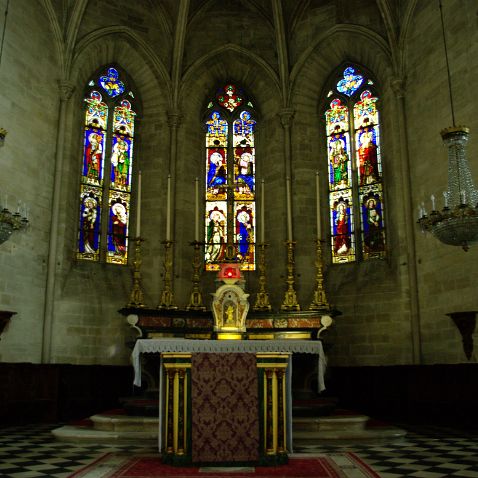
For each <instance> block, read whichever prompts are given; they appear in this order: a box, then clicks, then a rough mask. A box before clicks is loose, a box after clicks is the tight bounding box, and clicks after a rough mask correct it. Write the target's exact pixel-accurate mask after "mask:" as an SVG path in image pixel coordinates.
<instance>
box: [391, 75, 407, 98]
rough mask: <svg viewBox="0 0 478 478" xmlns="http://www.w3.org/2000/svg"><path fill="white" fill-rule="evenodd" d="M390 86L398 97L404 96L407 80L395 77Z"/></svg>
mask: <svg viewBox="0 0 478 478" xmlns="http://www.w3.org/2000/svg"><path fill="white" fill-rule="evenodd" d="M390 87H391V88H392V91H393V92H394V93H395V96H396V97H397V98H404V97H405V92H406V82H405V80H404V79H403V78H395V79H393V80H391V81H390Z"/></svg>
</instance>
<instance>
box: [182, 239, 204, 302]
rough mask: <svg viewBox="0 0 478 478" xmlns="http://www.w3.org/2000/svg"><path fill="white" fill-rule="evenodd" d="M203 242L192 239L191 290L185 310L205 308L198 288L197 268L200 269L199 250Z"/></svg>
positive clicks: (198, 276) (198, 275)
mask: <svg viewBox="0 0 478 478" xmlns="http://www.w3.org/2000/svg"><path fill="white" fill-rule="evenodd" d="M203 244H204V242H199V241H193V242H191V245H192V246H194V256H193V279H192V281H193V289H192V291H191V297H190V298H189V305H188V306H187V307H186V310H206V306H205V305H204V304H203V302H202V294H201V290H200V289H199V278H200V274H199V270H200V269H201V260H200V258H199V256H200V250H201V246H202V245H203Z"/></svg>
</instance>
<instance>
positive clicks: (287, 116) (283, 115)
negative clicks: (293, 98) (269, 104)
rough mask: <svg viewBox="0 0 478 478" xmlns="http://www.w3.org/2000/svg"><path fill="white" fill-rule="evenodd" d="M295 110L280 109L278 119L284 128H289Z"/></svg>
mask: <svg viewBox="0 0 478 478" xmlns="http://www.w3.org/2000/svg"><path fill="white" fill-rule="evenodd" d="M294 113H295V110H294V109H293V108H282V109H281V110H280V111H279V118H280V121H281V123H282V126H283V127H284V128H289V127H290V125H291V123H292V118H294Z"/></svg>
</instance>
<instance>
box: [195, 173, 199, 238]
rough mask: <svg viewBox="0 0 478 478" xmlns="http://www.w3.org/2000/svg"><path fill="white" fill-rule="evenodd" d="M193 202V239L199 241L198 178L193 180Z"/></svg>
mask: <svg viewBox="0 0 478 478" xmlns="http://www.w3.org/2000/svg"><path fill="white" fill-rule="evenodd" d="M194 190H195V203H194V240H195V241H196V242H198V241H199V178H196V179H195V180H194Z"/></svg>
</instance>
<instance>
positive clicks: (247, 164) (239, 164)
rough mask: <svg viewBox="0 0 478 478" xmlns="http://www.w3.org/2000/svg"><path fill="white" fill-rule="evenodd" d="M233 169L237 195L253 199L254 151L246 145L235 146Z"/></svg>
mask: <svg viewBox="0 0 478 478" xmlns="http://www.w3.org/2000/svg"><path fill="white" fill-rule="evenodd" d="M234 155H235V158H234V159H235V171H236V190H237V192H238V194H237V197H238V198H241V199H253V197H254V151H253V149H252V148H250V147H248V146H244V147H242V148H235V150H234Z"/></svg>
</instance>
